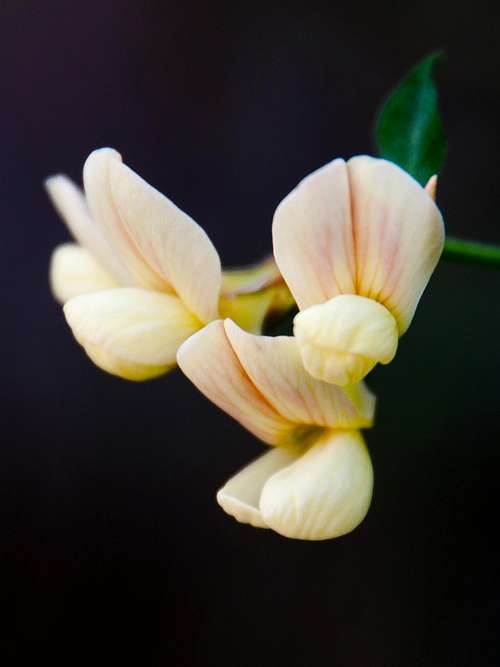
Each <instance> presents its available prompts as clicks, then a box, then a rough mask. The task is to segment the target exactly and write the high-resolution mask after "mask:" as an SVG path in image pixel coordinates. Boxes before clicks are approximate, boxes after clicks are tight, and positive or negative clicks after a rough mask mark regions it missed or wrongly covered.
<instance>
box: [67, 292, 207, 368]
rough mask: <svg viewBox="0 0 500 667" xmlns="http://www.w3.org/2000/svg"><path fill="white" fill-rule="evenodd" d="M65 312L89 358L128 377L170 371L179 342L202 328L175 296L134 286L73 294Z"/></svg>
mask: <svg viewBox="0 0 500 667" xmlns="http://www.w3.org/2000/svg"><path fill="white" fill-rule="evenodd" d="M64 314H65V315H66V319H67V321H68V324H69V325H70V327H71V328H72V330H73V334H74V335H75V338H76V339H77V340H78V342H79V343H80V344H81V345H82V346H83V347H84V348H85V351H86V352H87V354H88V355H89V357H90V358H91V359H92V360H93V361H94V362H95V363H96V364H97V365H98V366H99V367H100V368H102V369H104V370H105V371H108V373H112V374H114V375H119V376H120V377H123V378H125V379H128V380H146V379H148V378H151V377H155V376H157V375H161V374H162V373H165V372H166V371H168V370H169V369H170V368H172V367H173V366H174V365H175V355H176V352H177V349H178V347H179V346H180V344H181V343H182V342H183V341H184V340H186V338H188V337H189V336H190V335H191V334H193V333H194V332H195V331H197V330H198V329H199V328H200V326H201V323H200V322H199V321H198V320H197V319H196V318H195V317H194V316H193V315H192V314H191V313H190V312H189V311H188V310H187V308H186V307H185V306H184V305H183V304H182V302H181V301H180V300H179V299H178V298H177V297H175V296H172V295H170V294H162V293H160V292H152V291H149V290H143V289H139V288H133V287H123V288H120V289H113V290H107V291H105V292H97V293H95V294H84V295H82V296H77V297H75V298H74V299H70V300H69V301H68V302H67V303H66V305H65V306H64Z"/></svg>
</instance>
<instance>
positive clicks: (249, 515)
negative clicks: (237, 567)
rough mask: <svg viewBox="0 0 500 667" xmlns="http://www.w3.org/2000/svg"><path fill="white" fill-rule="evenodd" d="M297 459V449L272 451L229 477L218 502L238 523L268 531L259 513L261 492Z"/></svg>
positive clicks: (298, 454)
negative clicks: (275, 474)
mask: <svg viewBox="0 0 500 667" xmlns="http://www.w3.org/2000/svg"><path fill="white" fill-rule="evenodd" d="M299 456H300V452H299V451H298V450H296V449H292V448H288V447H273V448H272V449H271V450H269V451H267V452H266V453H265V454H263V455H262V456H259V457H258V458H257V459H255V460H254V461H252V462H251V463H249V464H248V465H246V466H245V467H244V468H243V469H242V470H240V471H239V472H238V473H237V474H236V475H234V477H231V479H230V480H229V481H227V482H226V483H225V484H224V486H223V487H222V488H221V489H220V490H219V491H218V492H217V502H218V503H219V505H220V506H221V507H222V509H223V510H224V511H225V512H226V513H227V514H230V515H231V516H233V517H234V518H235V519H236V520H237V521H239V522H240V523H249V524H250V525H252V526H254V527H255V528H267V524H266V523H265V521H264V520H263V519H262V516H261V513H260V509H259V500H260V494H261V491H262V488H263V486H264V484H265V483H266V482H267V480H268V479H269V477H271V475H273V474H274V473H276V472H278V471H279V470H281V469H282V468H284V467H285V466H288V465H290V464H291V463H293V462H294V461H296V460H297V458H298V457H299Z"/></svg>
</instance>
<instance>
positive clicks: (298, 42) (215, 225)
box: [0, 0, 500, 667]
mask: <svg viewBox="0 0 500 667" xmlns="http://www.w3.org/2000/svg"><path fill="white" fill-rule="evenodd" d="M499 19H500V15H499V5H498V3H493V2H492V3H487V2H482V1H480V0H476V1H475V2H474V3H472V4H469V3H463V4H458V3H453V4H451V3H450V5H446V4H444V3H441V4H439V3H437V4H436V2H429V1H424V2H420V3H396V2H387V1H385V2H384V1H382V2H378V3H368V2H366V3H359V2H358V3H352V2H349V3H346V2H344V3H324V4H319V3H314V4H310V3H308V4H307V6H306V5H305V4H304V3H287V5H286V6H285V5H284V4H283V5H281V4H278V3H276V4H274V5H273V4H272V3H271V4H266V5H262V6H260V5H259V4H252V5H248V6H247V5H240V4H238V3H235V2H233V3H226V4H225V3H199V4H198V3H195V2H189V1H188V2H184V3H180V2H177V3H174V2H171V1H167V2H160V1H156V2H146V1H140V0H135V1H132V0H130V1H129V2H113V3H110V2H105V1H103V0H101V1H100V2H97V1H95V0H91V1H89V0H87V1H86V2H51V1H45V2H41V1H40V0H37V1H36V2H30V1H24V2H21V1H20V0H18V1H9V0H4V2H2V4H1V9H0V73H1V77H0V87H1V89H2V95H1V100H0V119H1V129H2V133H1V143H0V146H1V151H0V195H1V196H0V224H1V230H2V237H1V238H2V242H1V249H2V259H1V262H0V267H1V276H0V289H1V292H2V293H1V313H2V320H1V327H0V331H1V339H2V340H1V342H2V346H1V351H2V361H1V378H2V379H1V389H0V392H1V397H0V398H1V408H0V409H1V415H2V418H3V419H2V421H3V420H4V421H5V424H3V425H2V427H1V436H2V437H1V440H2V442H1V448H0V476H1V479H0V494H1V497H0V512H1V514H0V516H1V519H0V521H1V523H0V550H1V556H0V559H1V562H0V579H1V581H0V596H1V597H2V599H4V600H3V604H2V607H3V608H4V609H5V610H6V612H7V613H6V619H5V620H4V621H3V623H2V625H1V628H2V630H1V634H2V642H1V647H0V648H1V655H0V662H1V663H2V665H10V664H12V665H24V664H33V662H30V663H28V656H31V657H32V660H33V657H34V658H35V660H36V661H37V663H36V664H38V662H39V661H41V660H42V658H44V657H48V658H50V660H51V664H57V665H59V664H61V665H80V664H85V665H89V664H92V665H119V664H122V663H123V662H125V661H126V660H127V659H129V660H131V661H132V662H133V663H134V664H136V665H141V666H142V665H154V666H155V667H156V666H157V665H197V666H198V665H199V666H211V665H217V666H219V667H223V666H225V665H228V666H229V665H230V666H231V667H235V666H236V667H240V666H241V667H246V666H247V665H248V666H252V667H255V666H257V665H258V666H263V667H271V666H272V667H275V666H281V665H283V666H286V667H292V666H300V667H302V666H309V665H320V664H321V665H335V666H338V667H350V666H354V667H393V666H394V667H400V666H401V667H413V666H416V665H430V666H440V667H441V666H448V665H450V666H462V665H463V666H465V665H471V666H472V665H474V666H476V665H488V666H489V665H499V664H500V646H499V636H498V635H499V632H498V631H499V617H500V614H499V603H500V577H499V573H498V560H499V556H500V549H499V548H498V545H497V541H496V533H497V530H498V522H499V500H498V488H499V466H500V448H499V444H500V442H499V440H500V438H499V435H500V426H499V416H500V415H499V398H500V391H499V388H498V372H499V370H500V363H499V354H498V351H499V340H500V306H499V299H500V297H499V294H500V272H498V271H494V270H488V269H486V268H480V267H473V266H463V265H452V264H444V263H442V264H441V265H440V266H439V268H438V270H437V271H436V273H435V275H434V277H433V279H432V281H431V285H430V287H429V288H428V290H427V292H426V293H425V296H424V298H423V300H422V302H421V305H420V307H419V309H418V311H417V316H416V319H415V321H414V323H413V325H412V327H411V328H410V330H409V332H408V334H407V335H406V336H405V337H404V339H403V340H402V342H401V345H400V351H399V354H398V356H397V358H396V360H395V361H394V363H392V364H391V365H390V366H389V367H385V368H382V369H378V370H377V371H376V372H375V373H374V374H373V377H371V378H370V380H371V385H372V387H373V388H374V389H375V390H376V391H377V393H378V395H379V413H378V421H377V425H376V427H375V428H374V429H373V430H372V431H371V432H370V433H368V434H367V439H368V443H369V446H370V449H371V452H372V456H373V461H374V467H375V474H376V486H375V495H374V500H373V504H372V508H371V510H370V512H369V515H368V517H367V519H366V520H365V522H364V523H363V524H362V525H361V526H360V527H359V528H358V529H357V530H356V531H355V532H354V533H352V534H351V535H349V536H346V537H344V538H341V539H338V540H333V541H330V542H326V543H306V542H295V541H291V540H286V539H284V538H281V537H280V536H278V535H276V534H274V533H272V532H270V531H259V530H255V529H252V528H249V527H245V526H241V525H239V524H237V523H236V522H234V521H233V520H231V519H230V518H229V517H227V516H226V515H225V514H224V513H223V512H222V511H221V510H220V509H219V508H218V506H217V504H216V502H215V499H214V494H215V491H216V489H217V488H218V486H219V485H221V484H222V483H223V482H224V481H225V480H226V479H227V478H228V477H229V476H230V475H231V474H232V473H233V472H235V471H236V469H237V468H238V467H240V466H241V465H242V464H244V463H245V462H246V461H248V460H249V459H251V458H253V457H254V456H255V455H256V454H257V453H258V452H259V451H261V449H262V448H261V446H260V445H259V444H258V443H257V442H256V441H255V440H254V438H253V437H252V436H251V435H250V434H248V433H247V432H245V431H244V430H243V429H242V428H240V427H239V425H238V424H236V423H235V422H233V421H232V420H231V419H230V418H229V417H227V416H226V415H224V414H222V413H221V412H219V411H218V410H216V409H215V408H213V407H212V406H211V405H210V404H209V403H208V401H206V400H205V399H204V398H203V397H202V396H201V395H199V394H198V393H197V392H196V391H195V390H194V388H193V387H192V386H190V385H189V383H188V382H187V381H186V380H185V379H184V378H183V377H182V376H181V375H180V374H179V373H174V374H172V375H170V376H167V377H165V378H162V379H160V380H158V381H154V382H151V383H147V384H134V383H127V382H124V381H120V380H118V379H116V378H113V377H111V376H109V375H106V374H104V373H103V372H101V371H99V370H98V369H96V368H95V367H94V366H93V365H92V364H91V363H90V362H89V361H88V360H87V359H86V357H85V355H84V354H83V352H82V350H81V349H80V348H79V347H78V346H77V345H76V344H75V342H74V341H73V340H72V337H71V335H70V332H69V329H68V327H67V326H66V324H65V322H64V319H63V316H62V313H61V309H60V307H59V306H58V305H57V304H56V303H55V302H54V301H53V300H52V298H51V295H50V294H49V290H48V286H47V266H48V261H49V256H50V252H51V250H52V248H53V247H54V246H55V245H56V244H58V243H59V242H61V241H63V240H66V239H67V233H66V230H65V229H64V227H63V225H62V224H61V223H60V222H59V220H58V219H57V217H56V215H55V213H54V212H53V210H52V209H51V207H50V205H49V203H48V201H47V199H46V197H45V195H44V193H43V191H42V180H43V178H44V177H45V176H47V175H49V174H51V173H53V172H57V171H65V172H67V173H69V174H70V175H71V176H72V177H73V178H79V177H80V173H81V167H82V165H83V161H84V159H85V157H86V155H87V154H88V153H89V152H90V151H91V150H92V149H94V148H96V147H100V146H103V145H111V146H114V147H116V148H117V149H118V150H120V151H121V152H122V153H123V155H124V157H125V159H126V161H127V162H128V163H129V164H130V165H131V166H132V167H133V168H135V169H136V170H137V171H139V172H140V173H141V175H143V176H144V177H145V178H146V179H147V180H149V181H150V182H152V183H153V184H154V185H155V186H157V187H158V188H159V189H160V190H161V191H163V192H165V193H166V194H167V195H169V196H170V197H172V198H173V199H174V201H175V202H176V203H178V204H179V205H180V206H181V207H182V208H184V209H185V210H186V211H188V212H189V213H190V214H191V215H193V217H194V218H195V219H196V220H197V221H198V222H200V224H202V225H203V226H204V227H205V229H206V230H207V231H208V233H209V235H210V237H211V238H212V240H213V241H214V243H215V245H216V247H217V248H218V249H219V251H220V253H221V255H222V258H223V260H224V262H225V263H226V264H237V263H244V262H249V261H252V260H255V259H258V258H259V257H260V256H261V255H263V254H264V253H266V252H267V251H269V250H270V222H271V219H272V214H273V211H274V208H275V206H276V205H277V204H278V202H279V201H280V200H281V198H282V197H283V196H284V195H285V194H287V193H288V191H289V190H290V189H291V188H292V187H293V186H294V185H295V184H296V183H297V182H298V180H299V179H300V178H302V177H303V176H304V175H306V174H307V173H309V172H310V171H311V170H313V169H314V168H316V167H318V166H320V165H321V164H323V163H325V162H326V161H328V160H330V159H331V158H333V157H335V156H343V157H349V156H351V155H353V154H356V153H360V152H372V151H373V148H372V143H371V128H372V123H373V118H374V114H375V111H376V108H377V106H378V104H379V102H380V100H381V99H382V97H383V96H384V95H385V94H386V93H387V92H388V91H389V90H390V88H391V87H392V86H393V85H394V84H395V83H396V81H397V80H398V79H399V78H400V77H401V75H402V74H403V73H404V72H405V71H406V70H407V69H408V68H409V67H410V66H411V65H412V64H413V63H414V62H415V61H417V60H418V59H420V58H421V57H423V56H424V55H426V54H427V53H428V52H430V51H432V50H434V49H435V48H437V47H442V48H444V49H445V50H446V52H447V54H448V58H447V61H446V62H445V63H444V64H443V65H442V66H441V68H440V71H439V82H440V91H441V108H442V113H443V117H444V122H445V127H446V131H447V134H448V137H449V142H450V149H449V160H448V163H447V166H446V169H445V171H444V172H443V174H442V177H441V181H440V191H439V202H440V205H441V207H442V210H443V213H444V216H445V220H446V223H447V228H448V231H449V232H450V233H453V234H456V235H465V236H470V237H477V238H482V239H484V240H489V241H492V242H500V232H499V226H500V210H499V209H500V191H499V187H498V182H499V175H500V170H499V160H498V155H499V148H500V140H499V133H498V124H499V122H500V75H499V71H500V42H499V39H498V23H499Z"/></svg>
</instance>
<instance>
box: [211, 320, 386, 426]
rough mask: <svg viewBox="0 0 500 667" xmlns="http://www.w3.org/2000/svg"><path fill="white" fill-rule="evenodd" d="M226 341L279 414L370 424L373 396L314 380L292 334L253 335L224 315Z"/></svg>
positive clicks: (325, 422) (313, 422)
mask: <svg viewBox="0 0 500 667" xmlns="http://www.w3.org/2000/svg"><path fill="white" fill-rule="evenodd" d="M224 325H225V330H226V334H227V337H228V338H229V341H230V343H231V346H232V348H233V350H234V352H235V353H236V355H237V357H238V359H239V362H240V363H241V365H242V367H243V368H244V370H245V372H246V373H247V374H248V377H249V378H250V380H251V381H252V383H253V384H254V385H255V387H256V388H257V389H258V391H259V392H260V393H261V394H262V395H263V396H265V398H266V399H267V401H269V403H270V404H271V405H272V406H273V407H274V408H275V409H276V410H277V412H279V413H280V414H281V415H283V417H285V418H286V419H289V420H290V421H292V422H295V423H296V424H304V425H309V426H318V427H328V428H362V427H367V426H371V424H372V423H373V414H374V409H375V398H374V396H373V395H372V394H371V393H370V392H369V391H368V390H367V389H366V388H365V389H364V390H361V391H359V392H358V393H357V394H356V400H353V399H352V396H354V394H352V395H350V394H349V393H347V392H346V391H344V390H343V389H341V388H340V387H337V386H335V385H332V384H329V383H327V382H323V381H321V380H317V379H315V378H314V377H312V375H310V374H309V373H308V372H307V371H306V369H305V368H304V365H303V363H302V359H301V356H300V352H299V348H298V346H297V343H296V341H295V339H294V338H291V337H288V336H277V337H273V338H272V337H269V336H254V335H252V334H249V333H246V332H245V331H243V330H242V329H240V328H239V327H238V326H236V324H234V322H232V321H231V320H226V321H225V323H224Z"/></svg>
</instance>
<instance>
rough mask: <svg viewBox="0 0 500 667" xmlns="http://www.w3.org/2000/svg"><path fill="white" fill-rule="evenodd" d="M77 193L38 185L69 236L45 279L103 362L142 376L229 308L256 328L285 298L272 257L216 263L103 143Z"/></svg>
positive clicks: (153, 372) (185, 220) (176, 214)
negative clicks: (234, 267)
mask: <svg viewBox="0 0 500 667" xmlns="http://www.w3.org/2000/svg"><path fill="white" fill-rule="evenodd" d="M83 179H84V186H85V196H84V195H83V193H82V192H81V191H80V189H79V188H78V187H77V186H75V185H74V184H73V183H72V182H71V181H70V180H69V179H67V178H66V177H65V176H55V177H53V178H50V179H48V181H47V190H48V192H49V195H50V197H51V199H52V201H53V202H54V204H55V206H56V208H57V209H58V211H59V213H60V214H61V216H62V218H63V219H64V220H65V222H66V223H67V225H68V227H69V229H70V231H71V232H72V235H73V236H74V238H75V240H76V241H77V243H76V244H74V243H67V244H64V245H62V246H59V247H58V248H57V249H56V250H55V252H54V254H53V256H52V261H51V267H50V282H51V285H52V290H53V292H54V295H55V296H56V298H57V299H58V300H59V301H60V302H61V303H64V304H65V305H64V314H65V316H66V319H67V321H68V323H69V325H70V326H71V328H72V330H73V333H74V335H75V337H76V339H77V340H78V341H79V342H80V343H81V345H82V346H83V347H84V348H85V351H86V352H87V354H88V355H89V357H90V358H91V359H92V360H93V361H94V362H95V363H96V364H97V365H98V366H100V367H101V368H103V369H104V370H106V371H108V372H110V373H113V374H116V375H119V376H121V377H124V378H127V379H130V380H144V379H148V378H151V377H155V376H157V375H160V374H162V373H165V372H166V371H168V370H169V369H170V368H172V366H174V365H175V355H176V352H177V348H178V347H179V345H180V344H181V343H182V342H183V341H184V340H185V339H186V338H188V337H189V336H190V335H191V334H193V333H194V332H195V331H198V329H200V328H201V327H202V326H204V324H206V323H207V322H210V321H211V320H213V319H215V318H218V317H221V316H222V317H225V316H227V315H230V316H231V317H232V318H233V319H235V320H236V321H238V322H240V323H241V324H242V326H244V327H245V328H247V329H249V330H251V331H255V332H258V331H260V328H261V325H262V323H263V320H264V318H265V316H266V314H267V313H268V312H269V311H270V310H273V309H274V308H277V309H283V310H284V309H286V308H288V307H289V306H290V304H291V298H290V295H289V292H288V290H287V289H286V287H285V286H284V284H283V282H282V280H281V277H280V274H279V272H278V270H277V268H276V265H275V264H274V261H266V262H265V263H263V264H261V265H257V266H256V267H252V268H251V269H248V270H246V271H245V270H242V271H233V272H231V271H229V272H227V273H225V274H224V275H223V274H222V272H221V265H220V260H219V255H218V254H217V251H216V250H215V248H214V246H213V245H212V243H211V241H210V239H209V238H208V236H207V235H206V234H205V232H204V231H203V230H202V228H201V227H200V226H199V225H197V224H196V223H195V222H194V220H192V219H191V218H190V217H189V216H188V215H186V214H185V213H183V212H182V211H181V210H180V209H179V208H177V206H175V204H173V203H172V202H171V201H170V200H169V199H167V198H166V197H165V196H163V195H162V194H161V193H160V192H158V191H157V190H155V189H154V188H153V187H151V186H150V185H148V183H146V182H145V181H144V180H143V179H142V178H140V177H139V176H138V175H137V174H136V173H135V172H133V171H132V170H131V169H129V168H128V167H127V166H126V165H124V164H123V162H122V159H121V156H120V155H119V154H118V153H117V152H116V151H114V150H112V149H109V148H104V149H100V150H97V151H94V152H93V153H91V155H90V156H89V158H88V159H87V161H86V163H85V167H84V174H83Z"/></svg>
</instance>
